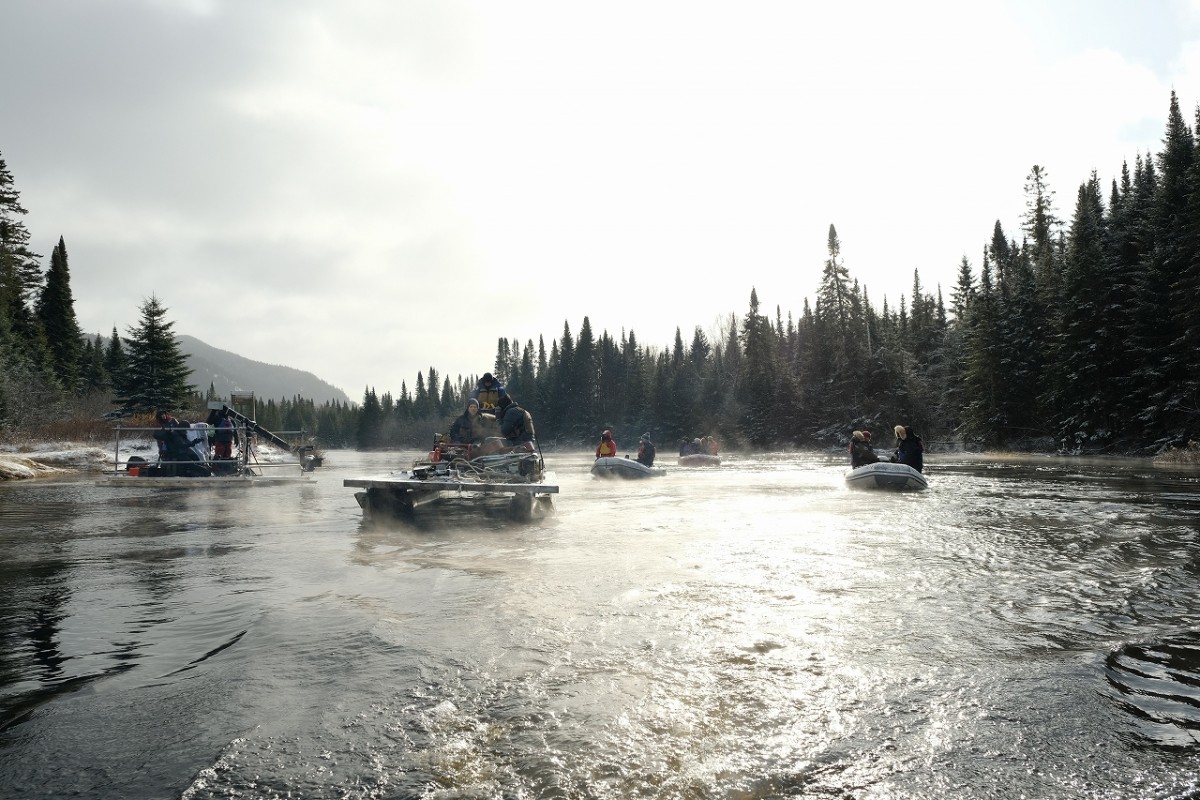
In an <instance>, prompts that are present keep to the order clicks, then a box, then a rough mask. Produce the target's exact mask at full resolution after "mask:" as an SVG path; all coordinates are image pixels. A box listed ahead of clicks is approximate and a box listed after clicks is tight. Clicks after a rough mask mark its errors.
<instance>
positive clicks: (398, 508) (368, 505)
mask: <svg viewBox="0 0 1200 800" xmlns="http://www.w3.org/2000/svg"><path fill="white" fill-rule="evenodd" d="M546 480H550V481H553V480H554V473H552V472H547V473H546V474H545V476H544V479H543V480H542V481H536V482H517V481H500V480H496V481H487V480H474V479H471V480H465V479H462V478H459V477H455V476H450V475H439V476H434V477H426V478H418V477H416V476H414V475H413V474H412V473H409V472H401V473H395V474H389V475H379V476H375V477H369V478H346V479H344V480H343V481H342V485H343V486H346V487H351V488H357V489H365V491H362V492H356V493H355V495H354V496H355V498H356V499H357V500H358V504H359V505H360V506H361V507H362V509H363V511H365V512H368V513H392V514H395V513H408V512H411V511H412V510H413V509H414V508H417V507H419V506H423V505H425V504H427V503H431V502H434V501H437V500H447V499H454V498H464V499H466V498H473V497H475V496H485V497H486V496H491V497H501V496H507V497H509V498H510V509H511V510H512V512H513V514H514V515H515V516H519V517H528V516H531V515H532V514H533V513H534V512H535V511H539V510H546V508H545V507H546V506H549V504H550V502H551V498H550V497H549V495H552V494H558V486H557V485H556V484H554V483H547V482H546ZM535 501H536V502H535Z"/></svg>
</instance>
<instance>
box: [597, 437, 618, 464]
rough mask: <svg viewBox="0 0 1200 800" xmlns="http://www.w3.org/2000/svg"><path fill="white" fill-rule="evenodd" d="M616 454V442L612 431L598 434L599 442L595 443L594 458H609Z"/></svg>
mask: <svg viewBox="0 0 1200 800" xmlns="http://www.w3.org/2000/svg"><path fill="white" fill-rule="evenodd" d="M616 454H617V443H616V441H615V440H614V439H613V435H612V431H605V432H604V433H602V434H600V444H598V445H596V458H610V457H612V456H615V455H616Z"/></svg>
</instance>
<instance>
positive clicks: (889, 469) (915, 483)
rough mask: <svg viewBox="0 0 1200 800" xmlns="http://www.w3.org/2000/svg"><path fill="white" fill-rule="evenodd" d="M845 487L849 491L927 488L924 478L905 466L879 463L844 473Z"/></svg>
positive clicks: (885, 462) (927, 483)
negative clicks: (847, 487) (848, 488)
mask: <svg viewBox="0 0 1200 800" xmlns="http://www.w3.org/2000/svg"><path fill="white" fill-rule="evenodd" d="M846 485H847V486H849V487H850V488H851V489H894V490H921V489H927V488H929V482H928V481H927V480H925V476H924V475H922V474H921V473H919V472H917V471H916V470H915V469H913V468H912V467H910V466H908V465H907V464H892V463H889V462H887V461H880V462H878V463H876V464H867V465H865V466H861V467H855V468H854V469H852V470H849V471H847V472H846Z"/></svg>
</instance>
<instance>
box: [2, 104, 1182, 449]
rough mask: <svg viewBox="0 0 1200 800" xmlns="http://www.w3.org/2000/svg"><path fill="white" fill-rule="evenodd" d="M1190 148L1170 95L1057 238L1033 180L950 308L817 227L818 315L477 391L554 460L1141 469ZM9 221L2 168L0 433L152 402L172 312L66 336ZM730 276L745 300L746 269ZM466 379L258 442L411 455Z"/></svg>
mask: <svg viewBox="0 0 1200 800" xmlns="http://www.w3.org/2000/svg"><path fill="white" fill-rule="evenodd" d="M1196 125H1197V129H1200V109H1198V111H1197V119H1196ZM1198 148H1200V141H1198V140H1197V135H1196V130H1194V129H1193V128H1192V127H1190V126H1189V125H1188V124H1187V122H1186V121H1185V119H1184V116H1183V114H1182V112H1181V110H1180V107H1179V103H1178V100H1177V98H1176V97H1175V95H1174V94H1172V96H1171V99H1170V104H1169V110H1168V115H1167V124H1166V132H1165V135H1164V137H1163V141H1162V149H1161V151H1160V152H1158V153H1149V152H1147V153H1145V154H1144V155H1143V154H1138V155H1137V156H1136V158H1135V159H1134V162H1133V164H1129V163H1125V164H1122V165H1121V167H1120V169H1119V171H1118V172H1117V174H1118V175H1119V177H1118V178H1117V179H1114V180H1112V181H1111V184H1110V185H1108V186H1104V185H1102V184H1101V181H1100V179H1099V178H1098V177H1097V175H1096V173H1093V174H1092V175H1091V176H1090V177H1089V178H1088V179H1087V180H1085V181H1084V182H1083V183H1081V184H1080V186H1079V187H1078V190H1077V191H1076V193H1075V197H1074V208H1073V210H1072V212H1071V214H1070V216H1069V217H1068V218H1065V219H1064V218H1060V216H1059V212H1058V211H1057V210H1056V208H1055V206H1054V192H1053V190H1052V189H1051V187H1050V185H1049V178H1048V173H1047V171H1046V170H1045V169H1044V168H1043V167H1041V166H1034V167H1033V168H1032V170H1031V171H1030V173H1029V175H1028V178H1027V183H1026V186H1025V194H1026V199H1027V211H1026V214H1025V216H1024V218H1023V219H1022V220H1021V221H1020V223H1021V224H1020V229H1019V230H1011V231H1006V230H1005V229H1004V228H1003V226H1002V225H1001V223H1000V222H999V221H997V222H996V223H995V225H994V227H993V233H992V236H991V239H990V240H989V241H987V242H983V243H981V245H980V255H979V257H978V260H977V261H973V260H972V259H971V258H970V257H968V256H964V257H963V259H962V262H961V264H959V265H958V273H957V280H956V282H955V284H954V285H953V286H950V287H946V288H945V291H944V290H943V287H940V286H938V287H936V288H934V289H932V290H931V289H930V288H928V287H926V286H924V285H923V284H922V282H921V278H920V273H919V271H914V273H913V282H912V289H911V292H909V293H908V294H907V295H906V296H902V297H901V298H899V301H898V302H896V303H895V305H894V306H889V304H888V303H887V302H886V301H885V302H883V303H882V304H880V306H879V307H876V306H875V305H874V304H873V303H872V302H871V300H870V298H869V296H868V291H867V287H866V286H863V285H860V284H859V282H858V281H857V280H856V279H855V278H854V275H853V270H852V269H851V268H849V267H848V266H847V265H846V264H845V263H844V262H843V259H842V257H841V242H840V241H839V239H838V235H837V230H836V228H835V226H834V225H830V227H829V236H828V256H827V259H826V261H825V263H824V266H823V270H822V273H821V279H820V281H819V283H818V285H816V286H814V287H813V289H814V292H815V295H814V297H815V300H814V301H813V302H812V303H811V304H810V302H809V301H808V300H807V299H803V298H798V301H799V306H800V307H799V308H798V309H784V308H773V309H763V308H760V306H759V303H758V299H757V296H756V293H755V291H754V288H753V285H752V282H751V283H750V284H748V285H747V286H746V287H744V289H742V291H745V292H746V297H747V305H746V307H745V308H744V309H742V310H737V309H731V310H730V314H729V316H728V318H727V319H726V320H724V321H723V323H722V324H721V325H720V326H718V329H716V330H710V331H705V330H703V329H702V328H700V327H696V328H694V329H693V330H691V331H690V332H688V333H685V332H684V331H683V330H679V329H677V332H676V336H675V340H674V341H673V342H671V343H649V344H644V343H642V342H641V341H639V340H638V339H637V337H636V335H635V333H634V332H632V331H629V332H627V333H625V332H623V333H622V334H621V335H620V336H619V338H618V337H614V336H613V335H611V334H610V333H608V332H607V331H601V332H599V333H597V332H596V331H593V330H592V328H591V325H590V323H589V321H588V319H587V318H586V317H585V318H584V319H583V320H582V321H581V324H580V325H579V326H578V328H577V329H575V330H572V328H571V325H570V321H566V322H564V326H563V330H562V331H561V333H559V335H558V336H557V337H554V338H551V339H549V341H547V339H546V337H545V336H542V337H539V339H538V341H537V342H536V343H535V342H534V341H532V340H529V341H526V342H524V343H521V342H520V341H517V340H510V339H507V338H504V337H500V338H499V339H498V346H497V351H496V356H495V361H494V363H493V364H489V365H484V367H483V368H481V369H480V370H479V371H480V372H482V371H484V369H489V370H491V371H492V372H493V373H495V374H496V375H497V377H499V378H500V379H501V380H502V381H503V382H504V383H505V384H506V386H507V388H508V390H509V392H510V393H511V394H513V395H514V396H515V397H516V399H517V400H518V402H519V403H520V404H522V405H523V406H525V407H526V408H528V409H529V410H530V411H531V412H532V413H533V415H534V418H535V420H536V423H537V428H538V433H539V438H540V439H541V440H542V442H543V443H544V444H548V445H549V444H559V445H562V446H580V445H586V444H589V443H592V442H593V441H594V440H595V439H596V437H597V436H598V434H599V432H600V431H601V430H602V429H604V428H613V429H615V430H616V431H617V432H618V439H619V440H620V439H624V440H625V441H629V442H632V441H633V440H635V439H636V437H637V436H638V435H639V434H641V433H643V432H650V433H651V434H652V435H653V437H654V438H655V439H656V440H657V441H658V442H659V443H660V444H664V445H668V446H669V445H670V444H673V443H674V442H676V441H677V440H678V439H679V438H681V437H686V438H692V437H695V436H701V435H713V436H716V437H717V438H718V439H719V440H721V441H722V442H723V443H724V445H725V446H726V447H738V446H742V447H751V448H779V447H807V446H819V447H825V446H832V445H835V444H839V443H842V442H844V441H845V440H846V437H847V436H848V434H849V432H850V431H851V430H853V429H855V428H862V427H867V428H872V429H874V430H876V431H879V432H886V431H887V430H890V429H891V427H892V426H893V425H895V424H898V423H903V424H908V425H913V426H914V427H915V428H916V429H917V430H918V431H919V432H921V433H923V434H924V436H925V438H926V441H927V442H929V443H931V444H932V445H934V446H935V447H937V446H958V445H963V446H967V447H989V448H1003V447H1036V448H1039V449H1065V450H1068V451H1074V452H1148V451H1154V450H1157V449H1160V448H1162V447H1164V446H1167V445H1169V444H1170V443H1173V442H1182V441H1186V440H1188V439H1189V438H1192V437H1195V436H1196V435H1197V419H1198V417H1197V414H1198V412H1200V387H1198V385H1197V383H1198V381H1200V363H1198V362H1200V149H1198ZM23 213H24V209H22V208H21V207H20V204H19V202H18V193H17V192H16V190H15V188H14V186H13V180H12V176H11V175H10V174H9V173H8V170H7V168H6V167H5V166H4V163H3V161H2V160H0V223H2V227H0V247H2V249H0V419H4V420H6V424H8V425H12V424H14V423H15V422H16V421H18V420H24V419H28V418H29V416H30V415H36V414H37V413H46V411H47V409H55V408H61V407H62V406H63V405H66V404H69V401H70V400H71V399H72V398H77V397H81V396H82V397H88V396H101V397H104V396H107V397H112V398H113V399H114V401H115V402H117V403H118V404H124V405H125V406H126V407H132V406H133V405H136V404H137V402H144V401H138V400H137V398H138V397H141V395H137V394H136V392H133V389H132V388H131V386H132V384H136V383H137V381H138V380H145V376H141V377H139V376H137V375H132V374H129V373H128V372H127V371H123V370H125V368H124V367H123V366H122V364H123V363H124V360H125V359H124V354H123V346H124V347H126V348H130V347H131V348H135V349H137V348H142V349H145V348H146V347H147V346H148V345H147V344H146V341H142V340H144V339H146V337H147V336H148V335H149V334H150V333H153V332H154V330H157V329H158V328H159V327H163V326H162V325H161V320H159V319H158V317H154V316H153V315H154V314H158V315H159V316H161V312H162V311H163V309H161V308H152V309H149V310H148V309H146V308H145V307H144V308H143V324H142V326H141V327H140V328H136V329H131V331H130V333H131V336H130V337H120V336H118V335H117V333H116V331H115V330H114V332H113V336H112V337H110V339H109V340H108V343H107V346H101V343H100V342H101V341H102V340H98V341H97V344H96V345H94V346H93V345H92V344H91V342H90V341H87V340H86V339H85V338H84V337H82V336H81V335H80V332H79V330H78V325H77V324H76V322H75V319H74V310H73V305H72V303H73V301H72V299H71V293H70V285H69V272H68V267H67V255H66V247H65V242H64V241H63V240H62V239H60V240H59V243H58V245H57V246H56V247H55V249H54V253H53V255H52V257H51V262H50V266H49V268H48V270H46V272H45V273H43V272H42V268H41V266H40V258H41V257H40V256H38V255H37V254H35V253H33V252H32V251H31V250H30V247H29V234H28V232H27V231H25V229H24V227H23V225H22V224H21V220H20V215H21V214H23ZM938 234H939V235H951V236H952V235H954V234H955V232H953V231H949V232H946V231H939V232H938ZM914 241H919V237H918V238H915V239H914ZM740 272H741V273H742V274H745V275H747V276H753V274H754V270H753V265H745V269H743V270H740ZM738 290H739V287H733V286H725V287H722V288H721V290H720V291H722V292H723V293H730V292H734V293H736V292H737V291H738ZM944 295H946V296H944ZM148 312H152V313H148ZM151 322H153V323H154V324H153V325H151V324H150V323H151ZM148 325H149V328H147V326H148ZM165 327H166V328H167V329H168V330H169V325H166V326H165ZM151 329H153V330H151ZM139 336H140V337H141V339H139ZM123 343H124V345H123ZM167 355H168V356H171V355H173V354H171V353H167ZM436 358H437V353H435V352H431V353H430V360H431V362H432V361H436ZM476 377H477V376H476V375H474V374H473V375H469V376H465V377H464V376H462V375H458V376H456V377H455V379H453V380H451V379H450V378H449V377H442V376H441V375H440V373H439V370H438V369H437V368H436V367H432V366H431V367H430V368H429V369H428V371H423V372H422V373H418V375H417V376H416V380H415V383H414V386H413V389H412V390H411V391H410V390H409V388H408V386H407V383H405V384H402V385H401V387H400V391H399V392H398V394H396V395H393V394H391V393H390V392H386V391H385V392H382V393H378V392H377V391H376V390H375V388H374V387H372V386H370V385H368V386H367V387H366V388H365V390H364V393H363V399H362V404H361V405H359V406H356V405H352V404H348V403H345V404H343V403H337V402H332V403H329V402H326V403H325V404H324V405H322V406H318V405H317V404H315V403H313V402H312V401H311V400H309V399H305V398H302V397H299V396H296V397H292V398H291V399H287V398H280V401H279V403H278V404H276V403H275V401H274V400H273V399H267V400H266V401H265V403H264V407H263V410H262V413H263V415H264V416H268V415H269V416H270V417H272V418H271V419H264V420H261V421H263V423H264V424H265V425H266V426H267V427H268V428H270V427H272V424H273V423H274V418H275V417H278V418H279V419H280V420H281V421H282V420H284V419H291V420H292V421H296V420H300V421H301V422H302V423H304V427H306V428H308V429H309V430H312V429H314V428H315V429H316V430H317V432H318V435H319V436H321V437H322V438H323V440H324V442H325V444H327V445H328V446H339V445H348V444H352V445H357V446H360V447H396V446H404V447H414V446H416V447H423V446H425V445H426V444H428V442H429V441H430V439H431V437H432V435H433V434H434V433H435V432H437V431H444V430H445V429H446V427H447V425H448V422H449V420H450V419H451V418H452V417H453V416H454V415H456V414H458V413H459V412H460V411H461V410H462V407H463V405H464V403H465V399H466V397H467V395H468V393H469V391H470V389H471V388H472V387H473V385H474V381H475V379H476ZM131 382H132V384H131ZM176 388H177V389H179V390H180V391H182V390H183V389H185V388H186V389H187V390H188V391H190V392H191V393H192V394H191V396H192V397H193V398H195V400H196V401H197V402H200V401H202V400H203V399H204V397H203V396H202V394H203V393H202V391H201V393H197V392H196V387H194V386H187V387H184V386H179V387H176ZM202 389H203V387H201V390H202ZM131 398H132V399H131ZM282 424H283V423H282V422H281V423H280V425H282Z"/></svg>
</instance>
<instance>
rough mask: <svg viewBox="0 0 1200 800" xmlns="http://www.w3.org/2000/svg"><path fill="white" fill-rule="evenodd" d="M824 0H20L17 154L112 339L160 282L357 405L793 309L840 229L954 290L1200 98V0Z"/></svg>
mask: <svg viewBox="0 0 1200 800" xmlns="http://www.w3.org/2000/svg"><path fill="white" fill-rule="evenodd" d="M817 5H818V4H816V3H808V2H794V1H793V0H781V1H780V2H754V1H753V0H741V1H739V2H726V3H712V2H702V1H698V0H687V1H686V2H685V1H684V0H680V1H679V2H654V1H653V0H637V2H613V1H612V0H609V2H605V3H593V4H585V3H570V2H561V0H554V1H553V2H524V1H523V0H511V1H509V2H498V1H497V0H479V2H452V1H451V0H421V2H404V1H402V0H336V2H335V1H334V0H328V2H326V1H325V0H321V1H320V2H318V1H317V0H74V1H70V0H3V2H2V13H0V19H2V24H3V31H4V33H3V36H2V37H0V71H2V74H3V75H4V76H5V79H4V81H3V84H2V85H0V154H2V155H3V157H4V159H5V160H6V162H7V164H8V167H9V170H10V171H11V172H12V174H13V177H14V180H15V182H16V188H17V189H18V190H19V191H20V192H21V201H22V203H23V205H24V206H25V207H26V208H27V209H28V210H29V214H28V215H27V216H26V217H25V220H24V221H25V224H26V227H27V228H28V229H29V231H30V233H31V235H32V237H33V242H34V244H35V247H36V249H37V250H38V251H39V252H41V253H43V254H44V255H45V256H46V259H45V263H47V264H48V262H49V253H50V251H51V250H52V248H53V246H54V244H55V243H56V242H57V241H58V237H59V236H60V235H61V236H63V237H65V241H66V244H67V251H68V254H69V258H70V268H71V285H72V289H73V292H74V297H75V309H76V313H77V315H78V317H79V321H80V325H81V326H82V328H83V329H84V330H85V331H86V332H89V333H100V334H103V335H106V336H107V335H108V334H109V333H110V332H111V330H112V328H113V326H114V325H115V326H117V328H118V330H119V331H120V332H121V333H122V334H125V333H126V332H127V329H128V327H129V326H131V325H133V324H135V323H136V321H137V318H138V308H139V306H140V305H141V304H142V302H143V301H144V300H145V298H147V297H149V296H150V295H151V294H154V295H157V296H158V298H159V299H160V300H161V301H162V302H163V304H164V305H165V306H166V307H167V308H168V317H169V318H170V319H172V320H174V321H175V330H176V332H177V333H185V334H190V335H192V336H195V337H198V338H200V339H202V340H204V341H205V342H207V343H208V344H210V345H212V346H214V347H219V348H222V349H226V350H232V351H235V352H237V353H239V354H241V355H243V356H246V357H248V358H252V359H255V360H259V361H265V362H268V363H274V364H283V365H286V366H291V367H296V368H299V369H303V370H307V371H310V372H313V373H315V374H316V375H317V376H319V377H321V378H323V379H325V380H327V381H329V382H331V383H333V384H335V385H337V386H339V387H341V388H342V389H344V390H345V391H346V392H347V393H348V394H349V395H350V397H351V399H353V400H356V401H357V400H361V398H362V392H363V389H364V388H365V387H366V386H372V387H375V388H376V390H377V391H379V392H380V393H382V392H385V391H391V392H393V394H396V393H398V392H399V389H400V384H401V381H405V382H407V384H408V388H409V389H410V390H411V389H412V388H413V387H414V385H415V380H416V374H417V372H418V371H423V372H424V371H427V370H428V368H429V367H430V366H433V367H435V368H436V369H438V370H439V372H440V373H442V374H443V376H451V377H453V376H456V375H459V374H462V375H467V374H479V373H482V372H483V371H485V370H488V369H490V368H491V366H492V363H493V359H494V356H495V352H496V342H497V339H498V338H500V337H506V338H508V339H512V338H516V339H518V340H520V341H521V342H522V343H524V342H525V341H526V340H529V339H532V340H533V341H534V342H535V344H536V342H537V338H538V336H544V337H545V341H546V346H547V347H549V345H550V342H551V340H552V339H555V338H558V337H559V336H560V335H561V333H562V330H563V324H564V323H567V324H569V325H570V327H571V330H572V332H573V333H575V334H577V333H578V331H579V328H580V325H581V323H582V321H583V318H584V316H585V315H586V316H588V317H589V318H590V321H591V324H592V327H593V329H594V330H595V331H596V333H597V334H599V333H600V332H601V331H603V330H607V331H609V332H610V333H611V334H613V335H614V336H620V334H621V332H622V331H633V332H634V333H636V334H637V337H638V340H639V341H640V342H641V343H642V344H644V345H652V346H658V347H664V346H669V345H670V343H671V342H672V341H673V340H674V332H675V328H676V327H677V326H678V327H680V328H681V329H682V331H683V335H684V339H685V341H690V340H691V334H692V331H693V330H694V328H695V327H696V326H700V327H702V328H703V329H704V330H706V331H709V332H712V331H715V330H716V328H717V325H718V323H719V321H721V320H723V319H725V318H727V317H728V316H729V315H730V314H737V315H738V316H741V315H742V314H744V313H745V312H746V310H747V307H748V302H749V297H750V290H751V289H752V288H755V289H757V292H758V296H759V299H760V301H761V303H762V306H763V308H764V310H766V311H768V313H770V314H772V315H773V314H774V309H775V308H776V306H779V307H781V308H782V310H783V314H784V315H785V316H786V315H787V313H788V312H789V311H791V312H793V314H794V315H796V316H799V314H800V311H801V309H802V307H803V303H804V298H805V297H806V296H810V297H811V296H812V295H813V293H814V292H815V290H816V288H817V285H818V283H819V281H820V277H821V270H822V266H823V263H824V261H825V258H826V256H827V251H826V240H827V234H828V230H829V225H830V224H833V225H835V226H836V227H837V231H838V234H839V236H840V238H841V242H842V256H843V260H844V263H845V265H846V267H847V268H849V270H850V272H851V274H852V275H853V276H854V277H856V278H858V279H859V280H860V281H861V282H863V283H864V284H865V285H866V286H867V288H868V290H869V292H870V296H871V299H872V301H873V303H874V304H875V305H876V306H878V305H879V304H880V303H881V301H882V300H883V298H884V297H885V296H886V297H887V299H888V301H889V304H890V305H891V306H892V308H895V307H896V304H897V302H898V300H899V297H900V295H901V294H905V295H908V294H909V293H910V290H911V286H912V275H913V270H914V269H919V270H920V272H921V277H922V282H923V284H924V285H925V286H926V288H927V289H928V290H929V291H931V292H933V291H936V288H937V286H938V284H941V286H942V289H943V292H944V294H945V297H946V300H947V301H949V298H950V291H951V288H952V286H953V284H954V281H955V276H956V273H957V269H958V264H959V262H960V260H961V259H962V257H963V256H964V255H965V256H967V258H968V259H970V261H971V264H972V266H973V267H974V269H975V270H976V271H978V268H979V257H980V253H981V251H982V248H983V245H984V243H985V242H986V241H987V240H988V239H989V238H990V236H991V231H992V226H993V225H994V223H995V222H996V221H997V220H999V221H1000V222H1001V224H1002V225H1003V226H1004V227H1005V230H1006V231H1007V232H1008V233H1009V235H1010V237H1017V238H1019V236H1020V218H1021V214H1022V213H1023V210H1024V203H1025V197H1024V194H1023V186H1024V183H1025V178H1026V176H1027V175H1028V173H1029V170H1030V167H1031V166H1032V165H1034V164H1040V165H1042V166H1043V167H1044V168H1045V170H1046V171H1047V174H1048V176H1049V182H1050V186H1051V188H1052V189H1054V190H1055V192H1056V207H1057V211H1058V213H1059V216H1060V217H1062V218H1063V219H1064V220H1069V219H1070V216H1071V213H1072V212H1073V210H1074V198H1075V193H1076V190H1077V188H1078V186H1079V184H1080V183H1081V182H1083V181H1084V180H1086V179H1087V177H1088V175H1089V174H1090V172H1091V171H1092V170H1096V171H1097V172H1098V174H1099V176H1100V178H1101V180H1102V182H1103V183H1104V185H1105V186H1107V185H1108V184H1109V182H1110V181H1111V180H1112V178H1113V177H1114V176H1115V175H1116V174H1117V173H1118V172H1119V170H1120V167H1121V163H1122V162H1123V161H1126V160H1127V161H1129V162H1130V163H1131V164H1132V162H1133V160H1134V158H1135V157H1136V156H1137V155H1138V154H1139V153H1142V154H1145V153H1147V152H1158V151H1159V150H1160V149H1161V140H1162V136H1163V131H1164V128H1165V124H1166V116H1167V109H1168V104H1169V100H1170V92H1171V90H1172V89H1174V90H1175V91H1176V92H1177V93H1178V95H1179V98H1180V102H1181V104H1182V106H1183V109H1184V114H1185V117H1186V118H1187V119H1188V120H1189V122H1190V121H1191V120H1192V119H1193V115H1194V110H1195V108H1196V105H1197V103H1198V102H1200V0H1190V2H1185V0H1179V2H1171V1H1169V0H1163V1H1162V2H1157V1H1154V0H1152V2H1149V3H1145V2H1133V1H1132V0H1131V1H1130V2H1116V1H1115V0H1029V1H1028V2H1026V1H1025V0H1009V1H1008V2H975V1H974V0H973V1H972V2H962V0H948V1H947V2H913V3H896V2H864V0H859V2H854V3H833V2H830V3H822V4H820V5H821V6H825V7H824V8H817V7H816V6H817ZM245 388H247V389H253V388H254V387H245Z"/></svg>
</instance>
